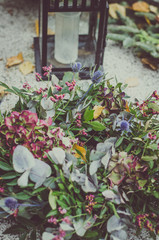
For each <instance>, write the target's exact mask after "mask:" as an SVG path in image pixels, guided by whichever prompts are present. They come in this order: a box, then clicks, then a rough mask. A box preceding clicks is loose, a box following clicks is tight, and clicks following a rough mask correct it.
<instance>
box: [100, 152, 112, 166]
mask: <svg viewBox="0 0 159 240" xmlns="http://www.w3.org/2000/svg"><path fill="white" fill-rule="evenodd" d="M110 158H111V153H110V151H108V152H107V153H106V155H105V156H104V157H102V160H101V162H102V164H103V165H104V167H105V169H107V167H108V163H109V160H110Z"/></svg>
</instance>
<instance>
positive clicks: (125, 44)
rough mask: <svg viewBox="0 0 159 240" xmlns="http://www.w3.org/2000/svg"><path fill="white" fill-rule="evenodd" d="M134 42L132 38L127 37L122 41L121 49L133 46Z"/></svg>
mask: <svg viewBox="0 0 159 240" xmlns="http://www.w3.org/2000/svg"><path fill="white" fill-rule="evenodd" d="M134 43H135V40H134V39H133V38H130V37H127V38H126V39H125V40H124V41H123V47H124V48H129V47H132V46H134Z"/></svg>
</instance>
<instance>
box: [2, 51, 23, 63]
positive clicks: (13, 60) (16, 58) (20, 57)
mask: <svg viewBox="0 0 159 240" xmlns="http://www.w3.org/2000/svg"><path fill="white" fill-rule="evenodd" d="M23 61H24V59H23V55H22V52H20V53H19V54H18V55H17V56H14V57H10V58H7V63H6V67H12V66H14V65H17V64H20V63H22V62H23Z"/></svg>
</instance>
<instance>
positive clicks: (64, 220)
mask: <svg viewBox="0 0 159 240" xmlns="http://www.w3.org/2000/svg"><path fill="white" fill-rule="evenodd" d="M62 221H63V222H65V223H68V224H71V223H72V222H71V220H70V218H69V217H68V216H66V217H64V218H62Z"/></svg>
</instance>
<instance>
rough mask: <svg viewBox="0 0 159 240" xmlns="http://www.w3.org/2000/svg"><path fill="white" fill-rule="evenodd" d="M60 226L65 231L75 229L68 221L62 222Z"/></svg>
mask: <svg viewBox="0 0 159 240" xmlns="http://www.w3.org/2000/svg"><path fill="white" fill-rule="evenodd" d="M60 228H61V229H62V230H64V231H74V228H73V227H71V226H70V224H68V223H66V222H62V223H61V224H60Z"/></svg>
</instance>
